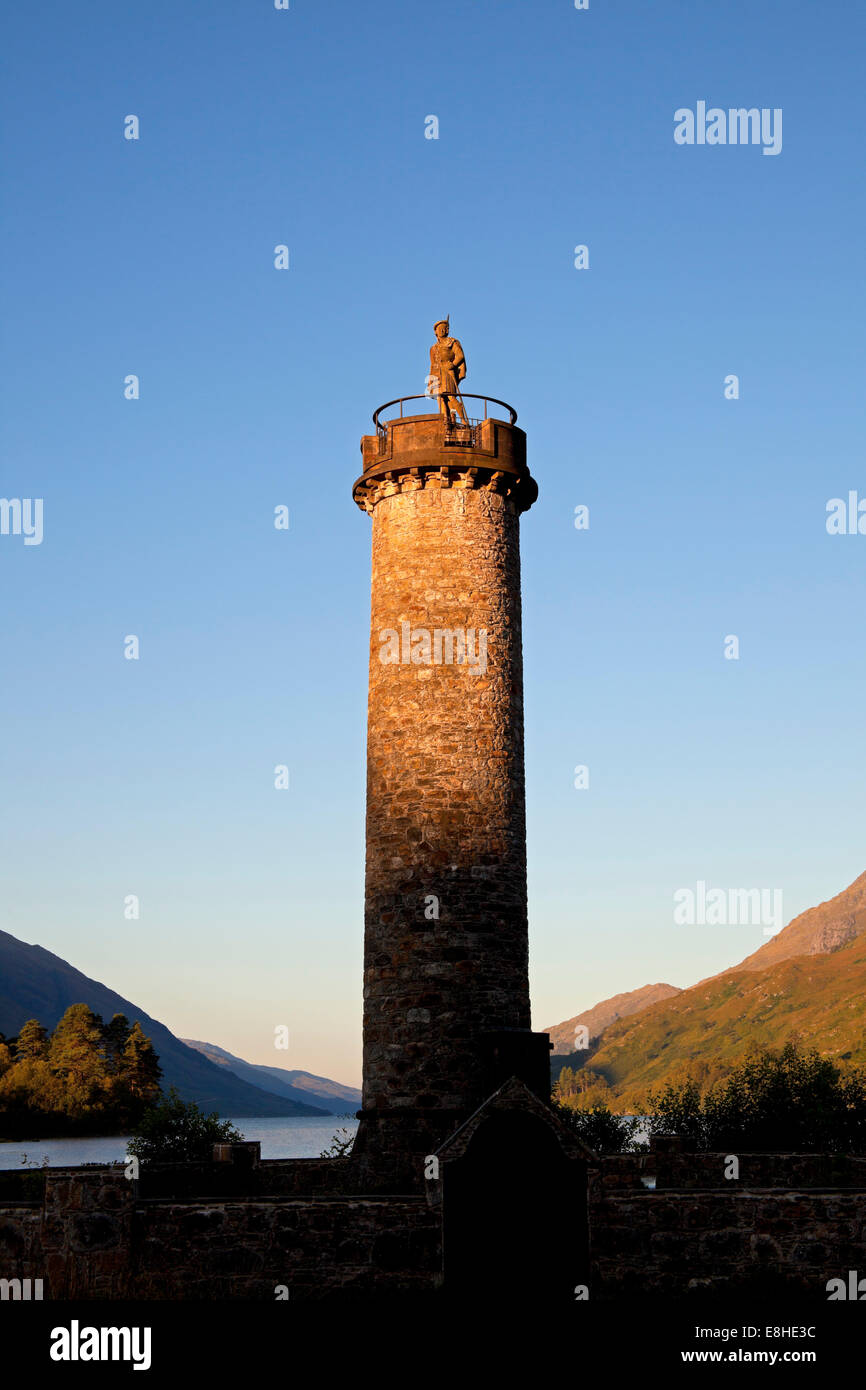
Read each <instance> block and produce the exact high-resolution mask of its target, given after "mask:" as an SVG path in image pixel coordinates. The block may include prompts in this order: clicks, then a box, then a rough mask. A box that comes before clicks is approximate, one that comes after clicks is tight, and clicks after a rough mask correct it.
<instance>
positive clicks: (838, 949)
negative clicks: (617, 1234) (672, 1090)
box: [560, 874, 866, 1110]
mask: <svg viewBox="0 0 866 1390" xmlns="http://www.w3.org/2000/svg"><path fill="white" fill-rule="evenodd" d="M864 1025H866V874H861V875H860V877H859V878H858V879H856V880H855V882H854V883H852V884H851V886H850V887H849V888H846V889H845V890H844V892H842V893H839V894H838V895H837V896H836V897H835V898H832V899H830V901H829V902H826V903H821V904H820V905H819V906H818V907H814V908H810V909H809V910H808V911H807V912H804V913H801V915H800V916H799V917H796V918H794V920H793V921H792V922H790V923H789V924H788V926H787V927H785V928H784V929H783V930H782V931H781V932H779V933H778V935H777V936H775V937H773V938H772V939H771V940H770V941H768V942H767V943H766V944H765V945H764V946H762V947H761V948H760V949H759V950H758V951H755V952H754V953H753V954H752V955H750V956H747V957H746V959H745V960H744V961H743V962H742V963H741V964H740V965H738V966H734V967H733V968H732V969H730V970H725V971H723V972H722V973H721V974H719V975H715V976H713V977H711V978H710V979H707V980H702V981H701V982H700V983H699V984H696V985H692V986H691V988H690V989H685V990H682V991H680V993H678V994H677V995H676V996H674V997H672V998H669V999H665V1000H661V1001H660V1002H659V1003H656V1004H651V1005H650V1006H649V1007H648V1008H645V1009H642V1010H641V1011H640V1012H639V1013H638V1014H636V1015H635V1016H633V1017H630V1018H620V1019H618V1020H616V1021H615V1022H613V1023H611V1024H610V1025H609V1026H608V1027H606V1028H605V1029H604V1031H603V1033H602V1034H601V1037H600V1039H599V1041H598V1043H597V1044H596V1046H595V1048H594V1049H590V1051H589V1052H588V1053H586V1052H583V1053H578V1054H575V1055H574V1056H573V1057H570V1058H569V1059H568V1063H567V1065H569V1066H571V1067H573V1068H579V1067H583V1066H586V1067H587V1068H589V1069H590V1070H591V1071H592V1072H594V1073H595V1074H596V1075H597V1076H599V1077H601V1078H602V1080H603V1081H604V1082H606V1083H607V1085H608V1086H609V1087H610V1104H611V1105H612V1106H613V1108H615V1109H620V1110H629V1109H630V1108H633V1107H639V1106H640V1105H641V1104H642V1102H643V1100H644V1099H645V1098H646V1095H647V1092H648V1091H650V1090H658V1089H660V1088H661V1087H662V1086H663V1085H664V1084H665V1082H666V1081H668V1080H671V1079H681V1078H682V1077H684V1076H685V1074H686V1073H687V1072H691V1073H692V1074H696V1075H698V1076H699V1077H703V1078H705V1079H707V1080H711V1079H712V1078H713V1077H714V1076H718V1075H721V1074H723V1073H724V1072H725V1071H726V1070H728V1069H729V1068H730V1067H731V1066H732V1065H733V1064H734V1063H735V1062H737V1061H739V1060H740V1059H741V1058H742V1057H744V1056H745V1055H746V1053H747V1052H748V1051H749V1050H750V1048H751V1047H753V1046H755V1045H759V1046H766V1047H779V1046H781V1045H783V1044H784V1043H785V1042H787V1041H788V1040H790V1039H791V1038H793V1037H795V1036H796V1037H798V1038H799V1039H800V1041H801V1042H802V1043H803V1044H804V1045H805V1046H807V1047H809V1046H811V1047H815V1048H817V1049H818V1051H819V1052H820V1053H822V1054H823V1055H825V1056H829V1057H831V1058H833V1059H837V1060H843V1061H846V1062H851V1063H853V1064H855V1065H858V1066H863V1067H866V1026H864ZM561 1026H562V1027H565V1026H566V1025H561ZM561 1065H562V1060H561V1059H560V1066H561Z"/></svg>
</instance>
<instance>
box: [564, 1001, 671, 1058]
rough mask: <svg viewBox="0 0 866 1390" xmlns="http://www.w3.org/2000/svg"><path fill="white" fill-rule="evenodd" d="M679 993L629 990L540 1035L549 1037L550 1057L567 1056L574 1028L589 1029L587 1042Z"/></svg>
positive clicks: (572, 1048)
mask: <svg viewBox="0 0 866 1390" xmlns="http://www.w3.org/2000/svg"><path fill="white" fill-rule="evenodd" d="M679 993H680V990H679V989H678V988H677V986H676V985H642V986H641V988H640V989H631V990H628V991H627V992H626V993H625V994H614V995H612V997H611V998H610V999H603V1000H602V1002H601V1003H600V1004H594V1005H593V1007H592V1008H591V1009H585V1010H584V1012H583V1013H582V1014H575V1016H574V1018H569V1019H568V1020H567V1021H566V1022H565V1023H556V1024H554V1025H553V1027H552V1028H544V1029H542V1032H544V1033H549V1034H550V1041H551V1042H552V1043H553V1052H554V1055H560V1054H563V1053H565V1054H568V1053H571V1052H573V1051H574V1033H575V1029H576V1028H578V1027H579V1026H580V1025H581V1024H583V1025H584V1027H586V1028H588V1029H589V1036H590V1039H592V1038H597V1037H598V1036H599V1035H600V1034H601V1033H603V1032H604V1030H605V1028H608V1027H609V1026H610V1024H611V1023H615V1022H616V1020H617V1019H618V1018H628V1017H629V1016H630V1015H631V1014H636V1013H638V1012H639V1010H641V1009H646V1008H649V1006H650V1004H657V1003H658V1002H659V1000H660V999H670V998H672V997H673V996H674V995H675V994H679Z"/></svg>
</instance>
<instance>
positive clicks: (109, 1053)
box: [102, 1014, 130, 1072]
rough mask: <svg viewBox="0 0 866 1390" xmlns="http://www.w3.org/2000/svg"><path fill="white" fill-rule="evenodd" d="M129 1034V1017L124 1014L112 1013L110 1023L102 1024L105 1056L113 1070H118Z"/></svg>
mask: <svg viewBox="0 0 866 1390" xmlns="http://www.w3.org/2000/svg"><path fill="white" fill-rule="evenodd" d="M129 1034H130V1027H129V1019H128V1018H127V1017H126V1016H125V1014H114V1015H113V1016H112V1019H111V1022H110V1023H104V1024H103V1025H102V1039H103V1042H104V1043H105V1053H106V1057H107V1059H108V1062H109V1065H110V1067H111V1070H112V1071H114V1072H117V1071H119V1070H120V1067H121V1065H122V1060H123V1049H124V1048H125V1047H126V1044H127V1042H128V1041H129Z"/></svg>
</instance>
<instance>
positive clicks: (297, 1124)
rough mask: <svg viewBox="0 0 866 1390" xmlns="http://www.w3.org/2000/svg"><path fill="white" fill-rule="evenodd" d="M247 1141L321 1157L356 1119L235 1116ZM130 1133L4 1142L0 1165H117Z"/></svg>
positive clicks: (275, 1152) (281, 1152) (280, 1153)
mask: <svg viewBox="0 0 866 1390" xmlns="http://www.w3.org/2000/svg"><path fill="white" fill-rule="evenodd" d="M232 1124H233V1125H234V1126H235V1128H236V1129H239V1130H240V1132H241V1134H242V1135H243V1136H244V1138H245V1139H259V1140H261V1145H262V1158H318V1157H319V1154H320V1153H321V1152H322V1150H323V1149H326V1148H327V1147H328V1145H329V1144H330V1143H331V1140H332V1139H333V1137H334V1135H335V1134H336V1132H337V1130H340V1129H347V1130H349V1132H350V1133H351V1134H354V1133H355V1130H356V1129H357V1128H358V1121H357V1120H356V1119H355V1118H354V1117H353V1118H352V1119H350V1120H346V1119H343V1118H342V1116H340V1115H323V1116H322V1117H321V1118H320V1117H319V1116H318V1115H298V1116H289V1117H283V1116H271V1117H267V1118H265V1119H253V1120H250V1119H244V1118H243V1117H241V1118H240V1119H232ZM128 1143H129V1136H128V1135H122V1134H116V1135H113V1136H111V1137H109V1138H105V1139H101V1138H100V1137H99V1136H98V1135H94V1136H93V1137H92V1138H90V1139H31V1140H26V1139H23V1140H14V1141H13V1142H11V1143H0V1168H26V1167H33V1168H39V1167H40V1166H41V1165H42V1164H43V1163H46V1162H47V1163H48V1164H50V1165H51V1167H53V1168H62V1167H65V1166H67V1165H72V1164H76V1163H118V1162H120V1160H121V1159H123V1158H125V1157H126V1146H127V1144H128Z"/></svg>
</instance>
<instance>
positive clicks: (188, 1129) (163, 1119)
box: [129, 1086, 244, 1163]
mask: <svg viewBox="0 0 866 1390" xmlns="http://www.w3.org/2000/svg"><path fill="white" fill-rule="evenodd" d="M243 1137H244V1136H243V1135H242V1134H241V1133H239V1131H238V1130H236V1129H235V1127H234V1125H233V1124H232V1122H231V1120H221V1119H220V1117H219V1115H218V1114H217V1113H216V1112H215V1111H214V1113H213V1114H211V1115H205V1114H204V1112H203V1111H202V1110H200V1109H199V1107H198V1106H197V1105H195V1104H194V1103H193V1102H192V1101H185V1100H181V1098H180V1096H179V1095H178V1093H177V1091H176V1090H175V1088H174V1087H173V1086H172V1088H171V1090H170V1092H169V1094H168V1095H167V1096H165V1097H163V1098H162V1099H161V1100H160V1101H159V1102H158V1103H157V1104H156V1105H152V1106H151V1107H150V1108H149V1109H147V1110H146V1111H145V1112H144V1116H143V1118H142V1119H141V1121H140V1123H139V1126H138V1131H137V1133H136V1134H135V1136H134V1137H133V1138H132V1139H131V1140H130V1143H129V1152H130V1153H131V1154H132V1155H133V1156H134V1157H135V1158H138V1159H140V1160H141V1161H142V1162H143V1163H190V1162H196V1161H198V1162H203V1161H206V1160H207V1159H209V1158H210V1157H211V1153H212V1147H213V1145H214V1144H220V1143H223V1144H226V1143H232V1142H233V1141H236V1140H239V1139H243Z"/></svg>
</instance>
